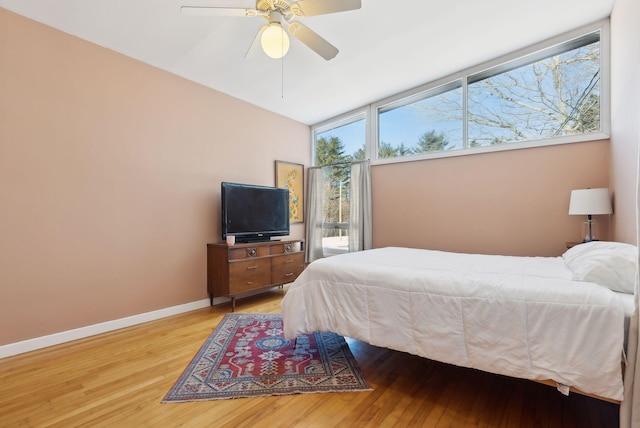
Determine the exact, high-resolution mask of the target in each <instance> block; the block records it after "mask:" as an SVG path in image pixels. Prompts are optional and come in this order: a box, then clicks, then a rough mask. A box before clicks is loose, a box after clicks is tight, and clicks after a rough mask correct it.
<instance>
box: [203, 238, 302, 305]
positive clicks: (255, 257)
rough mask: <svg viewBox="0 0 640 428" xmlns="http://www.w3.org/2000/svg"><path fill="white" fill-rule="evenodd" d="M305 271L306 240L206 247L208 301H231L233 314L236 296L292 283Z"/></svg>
mask: <svg viewBox="0 0 640 428" xmlns="http://www.w3.org/2000/svg"><path fill="white" fill-rule="evenodd" d="M303 269H304V241H303V240H288V241H268V242H258V243H251V244H235V245H227V244H226V243H222V242H221V243H217V244H207V291H208V292H209V299H210V301H211V304H212V305H213V298H214V297H230V298H231V310H232V311H234V310H235V299H236V297H237V296H241V295H243V294H248V293H253V292H255V291H257V290H261V289H265V290H266V289H268V288H271V287H273V286H276V285H282V284H287V283H289V282H293V281H294V280H295V279H296V278H297V277H298V275H300V273H302V270H303Z"/></svg>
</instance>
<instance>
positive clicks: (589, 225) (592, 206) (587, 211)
mask: <svg viewBox="0 0 640 428" xmlns="http://www.w3.org/2000/svg"><path fill="white" fill-rule="evenodd" d="M611 213H613V210H612V209H611V200H610V199H609V189H607V188H599V189H578V190H572V191H571V200H570V201H569V215H586V216H587V222H586V232H585V236H584V239H583V240H582V242H591V241H597V239H596V238H595V236H594V233H593V223H594V220H593V219H592V218H591V216H592V215H600V214H611Z"/></svg>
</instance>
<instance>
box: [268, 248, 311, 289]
mask: <svg viewBox="0 0 640 428" xmlns="http://www.w3.org/2000/svg"><path fill="white" fill-rule="evenodd" d="M303 270H304V254H303V253H293V254H285V255H282V256H276V257H273V258H272V259H271V282H272V283H273V284H286V283H289V282H293V281H294V280H295V279H296V278H297V277H298V275H300V274H301V273H302V271H303Z"/></svg>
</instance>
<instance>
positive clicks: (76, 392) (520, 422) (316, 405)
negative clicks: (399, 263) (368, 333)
mask: <svg viewBox="0 0 640 428" xmlns="http://www.w3.org/2000/svg"><path fill="white" fill-rule="evenodd" d="M281 298H282V292H281V291H273V292H270V293H266V294H262V295H259V296H254V297H251V298H247V299H242V300H239V301H238V302H237V308H236V311H237V312H279V309H280V306H279V305H280V300H281ZM229 309H230V305H221V306H219V307H213V308H206V309H201V310H197V311H193V312H190V313H186V314H182V315H177V316H174V317H171V318H166V319H163V320H158V321H154V322H150V323H146V324H142V325H139V326H135V327H130V328H127V329H123V330H119V331H115V332H111V333H106V334H103V335H100V336H95V337H91V338H87V339H83V340H79V341H76V342H72V343H68V344H63V345H58V346H55V347H51V348H47V349H42V350H38V351H34V352H31V353H28V354H23V355H18V356H15V357H9V358H5V359H2V360H0V426H3V427H14V426H31V427H44V426H47V427H77V426H108V427H176V426H183V427H207V426H216V427H219V426H228V427H335V426H349V427H377V426H384V427H391V426H398V427H408V426H416V427H417V426H422V427H472V426H473V427H535V428H538V427H580V428H582V427H594V428H595V427H617V426H618V406H617V405H615V404H611V403H607V402H603V401H599V400H596V399H593V398H588V397H584V396H580V395H576V394H571V395H570V396H569V397H565V396H563V395H561V394H560V393H559V392H557V391H556V390H555V389H554V388H552V387H549V386H546V385H541V384H538V383H535V382H530V381H525V380H520V379H512V378H507V377H503V376H498V375H492V374H489V373H484V372H479V371H476V370H471V369H465V368H460V367H455V366H451V365H447V364H441V363H437V362H434V361H430V360H426V359H424V358H420V357H416V356H413V355H409V354H404V353H401V352H395V351H390V350H388V349H383V348H377V347H374V346H370V345H368V344H365V343H362V342H358V341H355V340H351V339H349V340H348V342H349V346H350V347H351V350H352V352H353V354H354V355H355V357H356V359H357V360H358V362H359V364H360V366H361V368H362V371H363V373H364V375H365V377H366V378H367V380H368V381H369V383H370V385H371V386H372V387H373V388H374V390H373V391H371V392H354V393H330V394H307V395H288V396H280V397H264V398H247V399H236V400H222V401H208V402H198V403H171V404H161V403H160V400H161V399H162V398H163V397H164V395H165V394H166V393H167V391H168V390H169V389H170V388H171V386H172V385H173V384H174V382H175V381H176V380H177V379H178V377H179V376H180V374H181V373H182V371H183V370H184V369H185V367H186V366H187V364H188V363H189V362H190V361H191V358H192V357H193V356H194V355H195V354H196V352H197V351H198V349H199V348H200V346H201V345H202V343H203V342H204V340H205V339H206V338H207V337H208V336H209V335H210V334H211V332H212V330H213V329H214V328H215V326H216V325H217V324H218V322H219V321H220V320H221V319H222V317H223V316H224V315H225V314H226V313H227V312H228V311H229Z"/></svg>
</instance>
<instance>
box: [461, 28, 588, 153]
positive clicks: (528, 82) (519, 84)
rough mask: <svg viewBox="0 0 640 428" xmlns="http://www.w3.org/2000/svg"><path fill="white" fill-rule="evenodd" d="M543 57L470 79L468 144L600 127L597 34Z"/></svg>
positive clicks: (531, 137) (545, 136) (561, 133)
mask: <svg viewBox="0 0 640 428" xmlns="http://www.w3.org/2000/svg"><path fill="white" fill-rule="evenodd" d="M543 55H544V57H543V58H541V59H537V58H535V57H534V60H533V61H530V63H528V64H525V65H521V64H520V62H521V61H516V64H517V65H516V66H512V67H511V68H510V69H505V68H507V67H505V66H500V67H496V68H494V69H491V70H489V71H487V72H483V73H479V74H476V75H472V76H470V77H469V78H468V96H467V106H468V115H467V120H468V133H469V137H468V139H469V146H470V147H476V146H485V145H491V144H501V143H506V142H513V141H522V140H537V139H542V138H554V137H561V136H566V135H576V134H587V133H591V132H598V131H600V34H599V33H593V34H589V35H587V36H585V37H581V38H579V39H577V40H574V41H572V42H570V43H566V44H563V45H561V46H559V47H557V48H552V49H551V50H550V51H548V52H547V51H545V52H543ZM538 56H540V55H538Z"/></svg>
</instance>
